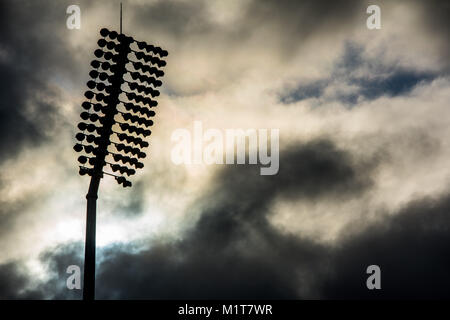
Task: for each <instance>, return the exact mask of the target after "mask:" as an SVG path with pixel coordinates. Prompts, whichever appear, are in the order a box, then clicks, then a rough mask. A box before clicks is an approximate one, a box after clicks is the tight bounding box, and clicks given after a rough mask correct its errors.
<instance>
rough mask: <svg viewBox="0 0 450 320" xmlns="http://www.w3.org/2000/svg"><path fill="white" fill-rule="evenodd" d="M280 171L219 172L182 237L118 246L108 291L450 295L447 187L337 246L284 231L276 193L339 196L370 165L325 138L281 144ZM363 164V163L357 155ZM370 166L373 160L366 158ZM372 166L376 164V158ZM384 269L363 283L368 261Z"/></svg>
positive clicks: (358, 186) (357, 228)
mask: <svg viewBox="0 0 450 320" xmlns="http://www.w3.org/2000/svg"><path fill="white" fill-rule="evenodd" d="M282 159H283V161H281V163H283V164H284V165H283V167H282V168H280V173H279V176H278V177H276V176H274V177H272V178H273V180H272V181H271V179H270V178H269V179H266V177H260V176H258V175H257V174H256V173H255V172H251V171H249V170H241V168H242V167H232V168H228V169H226V170H224V171H223V173H222V174H221V175H220V176H218V177H217V185H216V187H215V188H214V189H213V190H212V192H211V194H214V195H216V196H215V198H214V199H211V198H209V199H208V202H209V201H212V202H213V203H214V204H212V205H210V206H209V207H206V208H204V211H203V213H202V215H201V217H200V218H199V220H198V222H197V223H196V224H195V226H194V227H193V228H192V229H191V230H190V231H188V232H187V233H186V234H185V235H184V236H183V237H181V238H180V239H179V240H178V241H177V242H173V243H166V244H161V243H155V244H153V245H152V247H151V248H150V249H148V250H145V251H141V252H138V253H131V252H130V250H128V249H127V248H126V247H114V246H112V247H111V248H109V249H108V250H107V251H106V252H104V254H103V262H102V263H101V264H100V268H99V271H100V273H99V277H98V296H99V297H102V298H171V299H173V298H237V299H240V298H247V299H249V298H255V299H263V298H274V299H279V298H288V299H289V298H290V299H295V298H333V299H336V298H338V299H341V298H342V299H345V298H380V297H382V298H397V299H398V298H411V297H413V298H418V297H422V298H431V297H440V298H442V297H448V290H447V288H448V286H449V285H450V276H449V274H448V272H447V270H448V269H449V267H450V259H449V258H448V257H449V256H450V255H449V253H450V252H449V251H450V247H449V246H448V243H449V240H450V239H449V237H450V236H449V234H450V233H449V228H450V216H449V215H448V212H449V209H450V197H444V198H442V199H424V200H422V201H417V202H414V203H411V204H410V205H408V206H407V207H406V208H404V209H403V210H401V211H400V212H398V213H396V214H395V215H392V216H389V215H385V216H384V218H383V219H381V220H380V222H378V223H375V224H373V225H370V226H368V227H367V226H366V227H363V226H362V224H358V222H357V221H356V222H355V223H353V224H352V226H351V227H350V230H348V231H347V232H346V233H347V236H345V238H344V239H343V240H342V241H341V242H339V244H338V245H337V246H327V245H321V244H317V243H315V242H313V241H310V240H307V239H303V238H301V237H298V236H294V235H288V234H284V233H281V232H280V231H279V230H277V229H275V228H274V227H272V226H271V224H270V223H269V222H268V220H267V218H268V216H269V215H270V212H269V210H268V206H269V204H270V202H271V201H272V200H273V199H274V198H275V197H276V196H279V195H282V196H288V197H290V198H292V199H294V198H300V199H304V201H313V200H316V201H323V200H324V199H326V198H327V197H330V196H331V197H339V198H340V200H341V201H345V200H346V199H349V198H352V197H357V196H359V195H360V194H361V193H363V192H365V191H366V190H369V189H368V188H370V172H371V170H370V169H369V170H367V171H364V170H361V169H356V168H358V162H355V161H353V160H352V157H351V156H350V155H349V154H348V153H346V152H344V151H341V150H338V149H336V148H335V147H334V146H333V145H332V144H331V143H329V142H327V141H318V142H312V143H309V144H306V145H304V146H299V147H297V149H295V150H294V151H291V152H286V153H283V154H282ZM359 165H361V163H359ZM369 168H370V166H369ZM372 168H376V165H372ZM371 264H377V265H379V266H380V267H381V270H382V291H369V290H367V288H366V287H365V283H366V279H367V276H368V275H367V274H366V273H365V271H366V268H367V266H369V265H371Z"/></svg>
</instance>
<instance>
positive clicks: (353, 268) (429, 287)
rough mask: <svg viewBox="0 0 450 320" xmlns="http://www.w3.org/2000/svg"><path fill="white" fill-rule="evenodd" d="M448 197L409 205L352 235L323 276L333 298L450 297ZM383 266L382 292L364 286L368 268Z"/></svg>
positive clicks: (327, 294)
mask: <svg viewBox="0 0 450 320" xmlns="http://www.w3.org/2000/svg"><path fill="white" fill-rule="evenodd" d="M449 243H450V196H445V197H443V198H442V199H423V200H420V201H415V202H412V203H411V204H409V205H408V206H407V207H406V208H404V209H403V210H401V211H400V212H399V213H397V214H396V215H394V216H392V217H386V218H385V219H383V220H382V221H381V222H379V223H376V224H374V225H371V226H370V227H368V228H367V229H366V228H365V229H363V230H361V231H360V232H358V234H357V235H356V236H354V237H349V238H348V239H346V240H345V241H344V243H343V245H342V246H341V247H340V248H339V249H337V250H335V252H333V259H332V260H333V272H332V273H331V274H329V275H328V276H327V277H325V278H324V279H323V282H322V283H323V286H322V289H321V291H322V294H323V296H324V297H325V298H331V299H352V298H385V299H399V298H402V299H419V298H428V299H430V298H449V297H450V291H449V289H448V288H449V287H450V272H449V269H450V245H449ZM371 264H376V265H379V266H380V268H381V275H382V277H381V279H382V280H381V288H382V290H381V291H369V290H367V289H366V287H365V282H366V279H367V275H366V274H365V269H366V268H367V266H369V265H371Z"/></svg>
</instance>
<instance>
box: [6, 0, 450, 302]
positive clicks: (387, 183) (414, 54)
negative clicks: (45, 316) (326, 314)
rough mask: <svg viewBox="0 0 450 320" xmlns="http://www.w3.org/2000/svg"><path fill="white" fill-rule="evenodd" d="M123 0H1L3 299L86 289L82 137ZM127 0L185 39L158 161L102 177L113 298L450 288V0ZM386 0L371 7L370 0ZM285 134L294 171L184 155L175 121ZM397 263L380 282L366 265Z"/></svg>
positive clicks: (104, 264) (170, 73)
mask: <svg viewBox="0 0 450 320" xmlns="http://www.w3.org/2000/svg"><path fill="white" fill-rule="evenodd" d="M119 2H120V1H81V2H79V3H78V4H79V5H80V8H81V18H82V21H81V26H82V28H81V30H68V29H67V28H66V18H67V15H66V8H67V6H68V5H71V4H72V3H69V2H65V1H44V0H42V1H25V0H23V1H12V0H11V1H2V3H1V4H0V18H1V19H0V74H1V80H0V85H1V88H0V148H1V150H2V158H1V159H0V166H1V171H0V172H1V173H0V234H1V236H0V298H2V299H9V298H18V299H21V298H22V299H23V298H31V299H42V298H58V299H59V298H63V299H65V298H68V299H72V298H75V299H76V298H79V297H80V292H77V291H69V290H67V289H66V288H65V280H66V278H67V274H66V273H65V269H66V268H67V266H68V265H71V264H78V265H82V257H83V246H82V241H83V239H84V234H83V232H84V213H85V199H84V196H85V193H86V191H87V184H88V181H87V179H84V178H81V177H79V176H77V164H76V161H75V159H76V156H75V153H74V152H73V150H72V146H73V144H74V142H75V141H74V133H75V130H76V129H75V127H76V123H77V121H78V114H79V112H80V111H81V109H80V107H79V106H80V103H81V102H82V101H83V92H84V91H85V90H86V89H85V82H86V81H87V80H88V72H89V69H90V68H89V62H90V60H91V59H93V58H94V56H93V53H92V52H93V50H94V48H95V47H96V41H97V39H98V37H99V35H98V30H99V29H100V28H101V27H108V28H111V29H117V28H118V4H119ZM376 3H377V4H379V5H380V7H381V10H382V29H381V30H376V31H370V30H367V28H366V26H365V22H366V18H367V14H366V12H365V10H366V7H367V5H368V4H369V2H364V1H332V2H326V1H313V0H311V1H309V0H308V1H287V0H283V1H275V0H262V1H259V0H258V1H256V0H246V1H220V0H217V1H206V0H197V1H183V0H170V1H158V0H155V1H140V0H133V1H131V0H130V1H124V31H125V32H126V33H129V34H130V35H132V36H133V37H135V38H136V39H139V40H145V41H148V42H152V43H155V44H158V45H161V46H163V47H164V48H166V49H168V50H169V52H170V55H169V57H168V59H167V60H168V65H167V68H166V70H165V71H166V76H165V77H164V85H163V87H162V94H161V97H160V101H159V106H158V110H157V116H156V118H155V123H156V125H155V128H154V131H153V134H152V137H151V139H150V141H149V142H150V149H149V153H148V154H149V157H147V158H146V159H145V168H144V170H142V172H140V173H139V174H138V175H137V176H136V177H135V179H134V180H133V182H134V186H133V188H132V189H131V190H122V189H119V188H118V186H117V185H116V184H115V182H114V181H113V180H111V179H104V181H102V186H101V191H100V199H99V205H98V207H99V215H98V234H97V235H98V238H97V240H98V246H99V260H98V291H97V294H98V297H99V298H106V299H111V298H225V297H226V298H338V299H339V298H380V297H384V298H419V297H422V298H423V297H426V298H429V297H448V294H447V293H446V292H448V290H446V288H447V287H448V286H449V285H450V283H449V282H450V280H449V277H448V276H447V273H446V272H445V271H446V270H447V269H448V267H449V261H448V259H447V258H446V257H448V256H449V254H448V253H449V252H448V251H449V247H448V245H447V243H449V241H448V240H449V239H448V235H447V234H448V228H449V226H450V224H449V221H448V211H449V210H448V209H449V203H450V202H449V198H448V193H449V192H448V186H449V181H450V167H449V166H448V159H449V157H450V145H449V144H448V136H449V135H450V111H449V110H448V101H449V99H450V77H449V73H448V71H449V59H448V58H449V51H450V50H449V47H448V39H449V22H448V21H450V19H449V5H448V1H438V0H436V1H395V2H394V1H377V2H376ZM370 4H372V3H371V2H370ZM195 120H200V121H203V123H204V127H205V129H206V128H211V127H212V128H217V129H226V128H244V129H247V128H269V129H270V128H278V129H280V145H281V146H280V147H281V150H282V151H281V156H280V157H281V158H280V171H279V174H278V175H276V176H266V177H261V176H259V175H258V172H259V170H258V168H257V167H255V166H246V165H245V166H226V167H221V166H205V167H196V166H175V165H174V164H172V163H171V161H170V150H171V147H172V143H171V140H170V136H171V133H172V132H173V130H175V129H177V128H188V129H189V128H192V123H193V121H195ZM369 264H378V265H380V267H381V269H382V288H383V290H382V291H381V292H378V293H377V292H371V291H368V290H367V289H366V288H365V279H366V277H367V275H366V274H365V268H366V267H367V265H369Z"/></svg>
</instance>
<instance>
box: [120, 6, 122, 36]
mask: <svg viewBox="0 0 450 320" xmlns="http://www.w3.org/2000/svg"><path fill="white" fill-rule="evenodd" d="M120 34H122V2H121V3H120Z"/></svg>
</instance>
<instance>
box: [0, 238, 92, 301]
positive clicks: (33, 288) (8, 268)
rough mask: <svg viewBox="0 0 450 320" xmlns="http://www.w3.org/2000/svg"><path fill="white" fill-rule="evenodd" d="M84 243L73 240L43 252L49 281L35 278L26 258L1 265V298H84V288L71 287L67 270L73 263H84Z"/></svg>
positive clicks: (42, 259) (79, 264)
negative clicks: (68, 283)
mask: <svg viewBox="0 0 450 320" xmlns="http://www.w3.org/2000/svg"><path fill="white" fill-rule="evenodd" d="M82 253H83V244H82V243H78V242H77V243H69V244H64V245H58V246H56V247H54V248H51V249H48V250H47V251H45V252H43V253H42V254H41V255H40V261H41V262H42V263H43V266H44V268H45V269H46V272H47V275H48V276H49V280H48V281H46V282H44V283H42V282H41V281H40V280H39V279H34V278H32V277H31V275H30V272H29V271H28V270H27V269H26V268H25V266H24V263H23V262H22V261H13V262H8V263H5V264H1V265H0V299H27V300H30V299H31V300H37V299H39V300H41V299H81V290H69V289H68V288H67V286H66V280H67V278H68V277H69V276H70V274H68V273H67V272H66V270H67V267H68V266H70V265H78V266H79V267H80V268H81V270H83V265H82V261H83V260H82Z"/></svg>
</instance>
